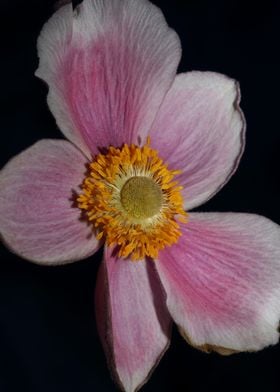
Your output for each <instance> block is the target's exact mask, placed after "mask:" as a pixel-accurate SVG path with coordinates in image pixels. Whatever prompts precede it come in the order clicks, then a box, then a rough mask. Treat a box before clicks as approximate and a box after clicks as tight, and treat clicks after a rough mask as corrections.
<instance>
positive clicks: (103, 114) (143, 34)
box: [36, 0, 181, 155]
mask: <svg viewBox="0 0 280 392" xmlns="http://www.w3.org/2000/svg"><path fill="white" fill-rule="evenodd" d="M38 51H39V57H40V65H39V69H38V70H37V73H36V74H37V76H39V77H40V78H42V79H43V80H45V81H46V82H47V83H48V85H49V96H48V103H49V106H50V108H51V111H52V112H53V114H54V116H55V118H56V121H57V123H58V126H59V127H60V128H61V130H62V132H63V133H64V135H65V136H66V137H67V138H68V139H70V140H71V141H72V142H73V143H75V144H76V145H77V146H79V147H80V148H82V149H83V151H84V152H85V153H87V155H89V153H93V154H95V153H97V152H99V150H98V148H104V147H108V146H109V145H112V144H113V145H116V146H120V145H122V144H123V143H124V142H125V143H131V142H137V141H138V138H139V137H141V139H142V141H143V139H144V138H145V136H146V135H147V133H148V130H149V128H150V126H151V123H152V121H153V120H154V118H155V115H156V112H157V110H158V108H159V105H160V104H161V102H162V100H163V97H164V95H165V94H166V92H167V90H168V89H169V87H170V85H171V84H172V82H173V80H174V77H175V74H176V69H177V66H178V62H179V60H180V55H181V48H180V42H179V39H178V37H177V35H176V33H175V32H174V31H173V30H171V29H169V28H168V26H167V24H166V22H165V19H164V17H163V15H162V13H161V11H160V10H159V9H158V8H157V7H156V6H154V5H153V4H152V3H150V2H149V1H146V0H141V1H139V0H95V1H94V0H84V1H83V3H82V4H81V5H79V6H78V7H77V8H76V10H75V11H74V13H73V11H72V8H71V4H69V5H66V6H64V7H62V8H61V9H60V10H59V11H58V12H57V13H56V14H55V15H54V16H53V17H52V18H51V19H50V20H49V21H48V22H47V23H46V25H45V26H44V28H43V30H42V33H41V35H40V37H39V41H38Z"/></svg>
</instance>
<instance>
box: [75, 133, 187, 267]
mask: <svg viewBox="0 0 280 392" xmlns="http://www.w3.org/2000/svg"><path fill="white" fill-rule="evenodd" d="M149 144H150V140H149V139H148V140H147V143H146V144H145V145H144V146H143V147H137V146H135V145H134V144H132V145H131V146H128V145H127V144H125V145H124V146H123V147H122V148H120V149H118V148H115V147H109V150H108V153H107V154H99V155H97V156H96V158H95V160H94V161H93V162H92V163H91V164H90V166H89V169H90V170H89V175H88V176H87V177H86V178H85V180H84V182H83V184H82V190H83V193H82V194H81V195H79V196H78V198H77V201H78V206H79V208H80V209H82V210H84V211H85V212H86V215H87V217H88V220H89V221H90V222H92V224H93V229H94V230H95V231H96V236H97V239H101V238H104V240H105V242H106V243H107V245H108V246H117V247H118V253H119V256H120V257H124V258H126V257H130V258H131V259H132V260H139V259H144V258H145V257H146V256H148V257H152V258H157V256H158V252H159V251H160V250H161V249H164V248H165V247H166V246H170V245H172V244H174V243H176V242H177V241H178V239H179V237H180V235H181V232H180V224H179V222H181V223H182V222H183V223H185V222H186V216H187V214H186V212H185V211H184V210H183V199H182V196H181V193H180V190H181V187H180V186H178V183H177V182H176V181H174V176H175V175H177V174H178V173H179V171H176V170H169V169H168V168H167V165H166V164H164V163H163V161H162V160H161V159H160V158H159V157H158V153H157V151H156V150H153V149H152V148H150V146H149Z"/></svg>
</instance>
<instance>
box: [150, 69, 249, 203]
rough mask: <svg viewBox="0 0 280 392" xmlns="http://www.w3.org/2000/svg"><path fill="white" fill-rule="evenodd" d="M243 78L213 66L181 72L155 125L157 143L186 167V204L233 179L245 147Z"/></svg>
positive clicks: (200, 199) (164, 155) (177, 164)
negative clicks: (238, 79) (241, 103)
mask: <svg viewBox="0 0 280 392" xmlns="http://www.w3.org/2000/svg"><path fill="white" fill-rule="evenodd" d="M239 100H240V92H239V88H238V84H237V83H236V82H235V81H234V80H232V79H229V78H228V77H226V76H224V75H221V74H217V73H213V72H189V73H187V74H181V75H178V76H177V77H176V79H175V81H174V84H173V86H172V87H171V89H170V90H169V92H168V94H167V96H166V98H165V100H164V102H163V104H162V106H161V108H160V111H159V113H158V116H157V118H156V120H155V123H154V124H153V130H152V131H151V141H152V146H153V147H154V148H156V149H158V151H159V152H160V156H161V157H162V158H164V160H166V161H167V162H168V163H169V165H170V168H174V169H180V170H182V174H181V175H180V176H178V180H179V181H180V183H181V185H183V186H184V190H183V196H184V198H185V203H186V204H185V208H186V209H188V210H189V209H191V208H194V207H196V206H198V205H200V204H202V203H204V202H205V201H206V200H208V199H209V198H210V197H211V196H213V194H215V193H216V192H218V190H219V189H220V188H221V187H222V186H223V185H224V184H225V183H226V182H227V181H228V179H229V178H230V177H231V175H232V174H233V173H234V171H235V170H236V168H237V166H238V163H239V160H240V157H241V155H242V152H243V148H244V132H245V122H244V118H243V115H242V112H241V110H240V108H239V106H238V103H239Z"/></svg>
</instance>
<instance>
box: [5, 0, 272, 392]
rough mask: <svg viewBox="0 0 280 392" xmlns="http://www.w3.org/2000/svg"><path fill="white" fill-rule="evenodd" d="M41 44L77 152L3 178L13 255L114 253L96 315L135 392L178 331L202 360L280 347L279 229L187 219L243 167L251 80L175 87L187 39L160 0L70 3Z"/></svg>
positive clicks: (19, 165) (54, 105) (57, 152)
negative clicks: (243, 93) (174, 328)
mask: <svg viewBox="0 0 280 392" xmlns="http://www.w3.org/2000/svg"><path fill="white" fill-rule="evenodd" d="M38 47H39V56H40V65H39V69H38V71H37V75H38V76H39V77H40V78H42V79H43V80H45V81H46V82H47V84H48V85H49V94H48V103H49V106H50V109H51V111H52V112H53V114H54V116H55V118H56V121H57V123H58V125H59V127H60V128H61V130H62V132H63V133H64V135H65V136H66V138H67V139H68V140H69V141H65V140H42V141H39V142H38V143H36V144H35V145H33V146H32V147H30V148H29V149H27V150H26V151H24V152H22V153H21V154H19V155H18V156H16V157H15V158H13V159H12V160H11V161H10V162H9V163H8V164H7V165H6V166H5V167H4V168H3V169H2V171H1V174H0V200H1V202H0V232H1V235H2V238H3V240H4V241H5V242H6V244H7V245H8V246H9V247H10V248H11V249H12V250H13V251H14V252H16V253H17V254H19V255H21V256H22V257H24V258H26V259H28V260H31V261H33V262H37V263H39V264H49V265H55V264H65V263H69V262H73V261H75V260H78V259H82V258H85V257H88V256H90V255H91V254H93V253H94V252H95V251H96V250H97V249H98V248H99V247H100V246H101V245H102V244H105V246H104V258H103V262H102V264H101V266H100V271H99V275H98V280H97V285H96V317H97V322H98V328H99V333H100V336H101V339H102V342H103V345H104V349H105V352H106V354H107V356H108V361H110V365H111V368H112V371H113V373H114V375H115V378H116V381H117V382H118V383H119V384H120V385H121V387H122V388H123V389H124V390H125V391H127V392H132V391H135V390H137V389H138V388H139V387H140V386H141V385H142V384H143V383H144V382H145V380H146V379H147V377H148V376H149V375H150V373H151V369H152V368H153V367H154V366H155V365H156V364H157V362H158V361H159V359H160V357H161V356H162V355H163V353H164V351H165V350H166V348H167V346H168V344H169V337H170V326H171V320H172V319H173V320H174V322H175V323H176V324H177V325H178V327H179V330H180V332H181V333H182V335H183V336H184V337H185V338H186V340H187V341H188V342H190V344H192V345H194V346H196V347H198V348H200V349H201V350H204V351H211V350H214V351H217V352H220V353H222V354H226V353H231V352H235V351H255V350H259V349H261V348H263V347H265V346H267V345H270V344H275V343H276V342H277V341H278V338H279V334H278V332H277V326H278V321H279V317H280V262H279V261H280V260H279V259H280V257H279V256H280V241H279V239H280V232H279V227H278V226H277V225H276V224H274V223H273V222H271V221H269V220H268V219H266V218H263V217H260V216H257V215H250V214H237V213H191V212H189V211H190V210H191V209H192V208H194V207H197V206H198V205H201V204H202V203H203V202H205V201H206V200H208V199H209V198H210V197H211V196H213V195H214V194H215V193H216V192H217V191H218V190H219V189H220V188H221V187H222V186H223V185H224V184H225V182H227V180H228V179H229V177H230V176H231V175H232V174H233V172H234V171H235V170H236V168H237V166H238V162H239V159H240V157H241V154H242V151H243V146H244V131H245V123H244V118H243V115H242V113H241V111H240V109H239V99H240V94H239V88H238V85H237V83H236V82H234V81H233V80H231V79H229V78H227V77H225V76H223V75H219V74H216V73H212V72H190V73H186V74H181V75H177V76H176V68H177V65H178V62H179V59H180V54H181V50H180V43H179V40H178V37H177V35H176V34H175V33H174V32H173V31H172V30H171V29H169V28H168V26H167V25H166V23H165V21H164V18H163V16H162V14H161V12H160V11H159V10H158V8H156V7H155V6H154V5H152V4H151V3H149V2H148V1H146V0H114V1H113V0H84V2H83V3H82V4H81V5H80V6H79V7H77V8H76V10H75V11H74V12H73V11H72V7H71V5H65V6H63V7H62V8H60V9H59V10H58V11H57V12H56V13H55V15H54V16H53V17H52V18H51V19H50V21H49V22H47V24H46V25H45V27H44V29H43V31H42V33H41V36H40V38H39V44H38ZM185 210H187V211H188V214H187V215H186V213H185V212H184V211H185ZM152 258H153V259H154V260H152ZM132 260H136V261H135V262H132Z"/></svg>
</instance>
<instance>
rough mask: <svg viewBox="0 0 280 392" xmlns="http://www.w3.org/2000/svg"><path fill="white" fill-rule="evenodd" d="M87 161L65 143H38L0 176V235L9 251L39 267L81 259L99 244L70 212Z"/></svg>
mask: <svg viewBox="0 0 280 392" xmlns="http://www.w3.org/2000/svg"><path fill="white" fill-rule="evenodd" d="M85 164H86V158H85V157H84V156H83V155H82V154H81V153H80V152H79V150H78V149H77V148H76V147H74V146H73V145H72V144H70V143H69V142H66V141H63V140H42V141H40V142H38V143H36V144H34V145H33V146H32V147H30V148H28V149H27V150H25V151H23V152H22V153H21V154H19V155H17V156H16V157H15V158H13V159H12V160H11V161H10V162H8V164H7V165H6V166H5V167H4V168H3V169H2V171H1V173H0V233H1V235H2V236H3V239H4V241H5V242H6V243H7V245H8V246H9V247H10V248H11V250H12V251H14V252H15V253H17V254H19V255H20V256H21V257H24V258H26V259H28V260H31V261H34V262H36V263H42V264H63V263H69V262H72V261H75V260H78V259H82V258H85V257H87V256H89V255H91V254H92V253H94V252H95V251H96V249H97V248H98V242H97V241H96V239H95V237H94V236H93V233H92V230H91V228H90V227H89V226H88V225H87V224H86V222H84V221H82V220H81V211H80V210H79V209H78V208H77V207H74V199H73V197H74V194H75V192H79V185H80V184H81V182H82V181H83V178H84V173H85V171H86V167H85Z"/></svg>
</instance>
